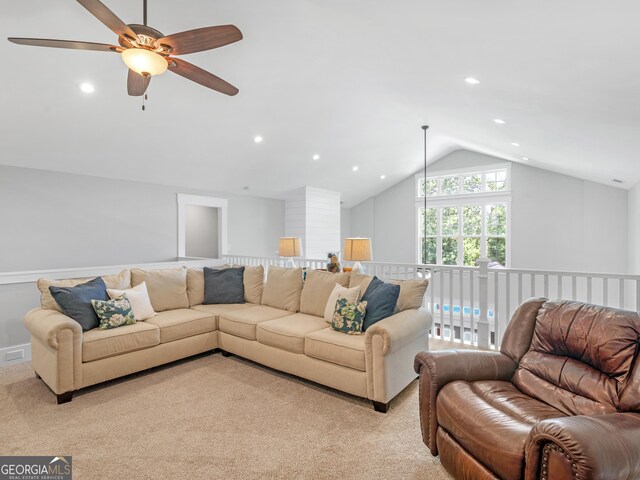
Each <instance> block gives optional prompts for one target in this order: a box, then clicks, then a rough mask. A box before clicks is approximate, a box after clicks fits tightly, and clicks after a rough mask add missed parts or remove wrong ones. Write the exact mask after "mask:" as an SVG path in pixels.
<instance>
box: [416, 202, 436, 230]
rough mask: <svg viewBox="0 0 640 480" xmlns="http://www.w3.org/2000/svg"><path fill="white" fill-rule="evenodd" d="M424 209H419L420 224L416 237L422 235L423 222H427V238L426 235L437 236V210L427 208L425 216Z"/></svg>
mask: <svg viewBox="0 0 640 480" xmlns="http://www.w3.org/2000/svg"><path fill="white" fill-rule="evenodd" d="M424 212H425V209H424V208H421V209H420V213H421V214H422V215H421V216H420V224H419V225H418V229H419V230H418V236H423V235H424V221H425V220H426V222H427V236H428V235H437V234H438V215H437V210H436V209H435V208H427V210H426V212H427V213H426V215H425V214H424Z"/></svg>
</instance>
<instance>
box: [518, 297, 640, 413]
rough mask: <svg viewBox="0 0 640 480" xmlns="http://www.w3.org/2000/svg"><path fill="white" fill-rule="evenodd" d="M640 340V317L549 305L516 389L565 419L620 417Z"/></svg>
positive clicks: (537, 325) (522, 363) (538, 319)
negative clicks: (542, 403) (605, 414)
mask: <svg viewBox="0 0 640 480" xmlns="http://www.w3.org/2000/svg"><path fill="white" fill-rule="evenodd" d="M639 339H640V316H639V315H638V314H637V313H635V312H627V311H623V310H617V309H614V308H607V307H600V306H596V305H589V304H585V303H580V302H570V301H550V302H545V303H544V304H543V305H542V306H541V308H540V310H539V311H538V315H537V317H536V322H535V327H534V331H533V336H532V339H531V345H530V348H529V351H528V352H527V353H526V354H525V355H524V356H523V357H522V359H521V361H520V364H519V366H518V369H517V370H516V373H515V375H514V377H513V383H514V384H515V385H516V386H517V387H518V388H519V389H520V390H521V391H522V392H524V393H526V394H528V395H530V396H532V397H534V398H537V399H538V400H541V401H543V402H545V403H547V404H549V405H552V406H554V407H555V408H557V409H559V410H561V411H562V412H564V413H566V414H567V415H593V414H599V413H613V412H616V411H620V410H621V405H620V396H621V394H622V392H623V390H624V388H625V386H626V385H627V383H628V382H629V381H630V377H631V371H632V369H633V367H634V365H635V361H636V358H637V356H638V345H639ZM636 370H637V369H636ZM623 407H624V405H623Z"/></svg>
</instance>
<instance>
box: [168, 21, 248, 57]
mask: <svg viewBox="0 0 640 480" xmlns="http://www.w3.org/2000/svg"><path fill="white" fill-rule="evenodd" d="M238 40H242V32H241V31H240V30H238V27H236V26H235V25H219V26H217V27H204V28H197V29H195V30H187V31H186V32H180V33H174V34H173V35H169V36H168V37H164V38H161V39H160V40H158V42H159V43H160V44H162V45H166V46H168V47H171V54H172V55H184V54H186V53H195V52H202V51H204V50H211V49H212V48H218V47H223V46H225V45H229V44H230V43H233V42H237V41H238Z"/></svg>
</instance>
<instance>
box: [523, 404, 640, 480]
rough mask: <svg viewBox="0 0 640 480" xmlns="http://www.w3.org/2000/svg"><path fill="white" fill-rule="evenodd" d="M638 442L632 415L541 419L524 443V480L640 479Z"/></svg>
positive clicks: (639, 420) (639, 424) (638, 418)
mask: <svg viewBox="0 0 640 480" xmlns="http://www.w3.org/2000/svg"><path fill="white" fill-rule="evenodd" d="M639 438H640V415H639V414H635V413H612V414H608V415H577V416H573V417H561V418H553V419H549V420H543V421H541V422H539V423H538V424H537V425H536V426H535V427H534V428H533V430H532V431H531V433H530V434H529V438H528V439H527V443H526V447H525V455H526V459H527V464H526V470H525V478H526V479H527V480H533V479H537V478H541V477H545V478H547V479H549V480H553V479H569V478H571V479H573V478H580V480H605V479H607V480H614V479H620V480H623V479H624V480H630V479H635V478H640V449H639V448H638V439H639ZM544 472H546V474H545V473H544Z"/></svg>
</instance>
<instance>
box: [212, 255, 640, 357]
mask: <svg viewBox="0 0 640 480" xmlns="http://www.w3.org/2000/svg"><path fill="white" fill-rule="evenodd" d="M224 258H225V261H226V262H227V263H231V264H240V265H263V266H264V267H265V269H268V267H269V266H271V265H277V266H284V263H285V260H284V259H282V258H279V257H248V256H242V255H229V256H225V257H224ZM296 263H297V265H298V266H301V267H304V268H312V269H322V270H324V269H325V268H326V263H327V261H326V260H325V259H298V260H296ZM478 263H479V265H478V266H477V267H463V266H458V265H420V264H403V263H381V262H363V265H364V266H365V268H366V270H367V273H368V274H370V275H376V276H377V277H379V278H380V279H382V280H391V279H397V280H408V279H417V278H428V279H429V289H428V290H427V295H426V296H425V303H424V307H425V308H428V309H429V310H430V311H431V313H432V315H433V319H434V326H433V328H432V330H431V336H432V337H435V338H442V339H446V340H451V341H454V342H462V343H468V344H473V345H477V346H479V347H483V348H496V349H498V348H500V343H501V340H502V336H503V335H504V331H505V330H506V328H507V325H508V324H509V321H510V320H511V317H512V315H513V312H514V311H515V310H516V308H517V307H518V305H520V304H521V303H522V302H523V301H524V300H526V299H527V298H531V297H545V298H549V299H564V300H577V301H581V302H586V303H594V304H597V305H605V306H608V307H615V308H620V309H624V310H631V311H640V275H627V274H613V273H590V272H566V271H544V270H531V269H514V268H489V261H488V260H487V259H480V261H479V262H478Z"/></svg>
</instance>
